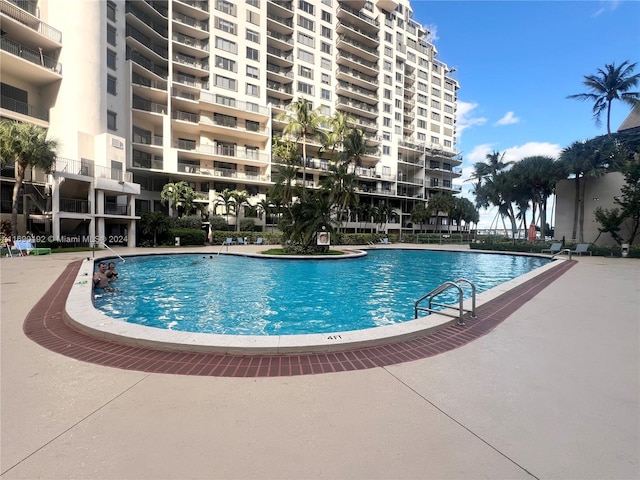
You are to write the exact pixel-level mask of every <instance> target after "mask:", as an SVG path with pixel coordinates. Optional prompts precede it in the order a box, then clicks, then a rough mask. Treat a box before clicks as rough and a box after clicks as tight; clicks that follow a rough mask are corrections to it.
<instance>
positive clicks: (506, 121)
mask: <svg viewBox="0 0 640 480" xmlns="http://www.w3.org/2000/svg"><path fill="white" fill-rule="evenodd" d="M519 122H520V119H519V118H518V117H516V116H515V115H514V114H513V112H507V113H506V114H505V115H504V117H502V118H501V119H500V120H498V121H497V122H496V123H494V125H512V124H514V123H519Z"/></svg>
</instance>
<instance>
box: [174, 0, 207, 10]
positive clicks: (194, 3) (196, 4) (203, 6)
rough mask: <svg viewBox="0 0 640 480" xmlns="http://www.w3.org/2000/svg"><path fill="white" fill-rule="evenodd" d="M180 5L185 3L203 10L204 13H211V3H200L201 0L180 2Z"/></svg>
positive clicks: (181, 0) (183, 0)
mask: <svg viewBox="0 0 640 480" xmlns="http://www.w3.org/2000/svg"><path fill="white" fill-rule="evenodd" d="M179 1H180V3H184V4H186V5H189V6H190V7H193V8H197V9H198V10H202V11H203V12H208V11H209V2H208V1H206V2H204V1H200V0H179Z"/></svg>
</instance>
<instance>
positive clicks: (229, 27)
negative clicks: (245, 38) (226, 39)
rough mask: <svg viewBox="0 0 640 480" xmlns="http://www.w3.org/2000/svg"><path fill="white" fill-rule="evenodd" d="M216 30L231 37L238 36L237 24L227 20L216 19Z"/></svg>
mask: <svg viewBox="0 0 640 480" xmlns="http://www.w3.org/2000/svg"><path fill="white" fill-rule="evenodd" d="M215 21H216V28H217V29H218V30H222V31H223V32H227V33H230V34H231V35H235V34H236V24H235V23H233V22H230V21H228V20H225V19H224V18H220V17H216V19H215Z"/></svg>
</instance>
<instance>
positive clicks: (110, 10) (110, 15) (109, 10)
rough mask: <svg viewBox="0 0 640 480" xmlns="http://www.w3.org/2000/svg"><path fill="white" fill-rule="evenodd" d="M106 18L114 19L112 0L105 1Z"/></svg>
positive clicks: (114, 7)
mask: <svg viewBox="0 0 640 480" xmlns="http://www.w3.org/2000/svg"><path fill="white" fill-rule="evenodd" d="M107 19H108V20H111V21H112V22H115V21H116V4H115V3H113V2H107Z"/></svg>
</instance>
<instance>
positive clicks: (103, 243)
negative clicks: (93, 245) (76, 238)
mask: <svg viewBox="0 0 640 480" xmlns="http://www.w3.org/2000/svg"><path fill="white" fill-rule="evenodd" d="M100 243H101V244H102V245H104V246H105V247H106V248H107V249H108V250H111V253H113V254H114V255H115V256H116V257H118V258H119V259H120V260H122V263H125V262H126V260H125V259H124V258H122V257H121V256H120V255H118V254H117V253H116V252H115V251H114V250H113V248H111V247H110V246H109V245H107V244H106V243H105V242H100Z"/></svg>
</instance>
